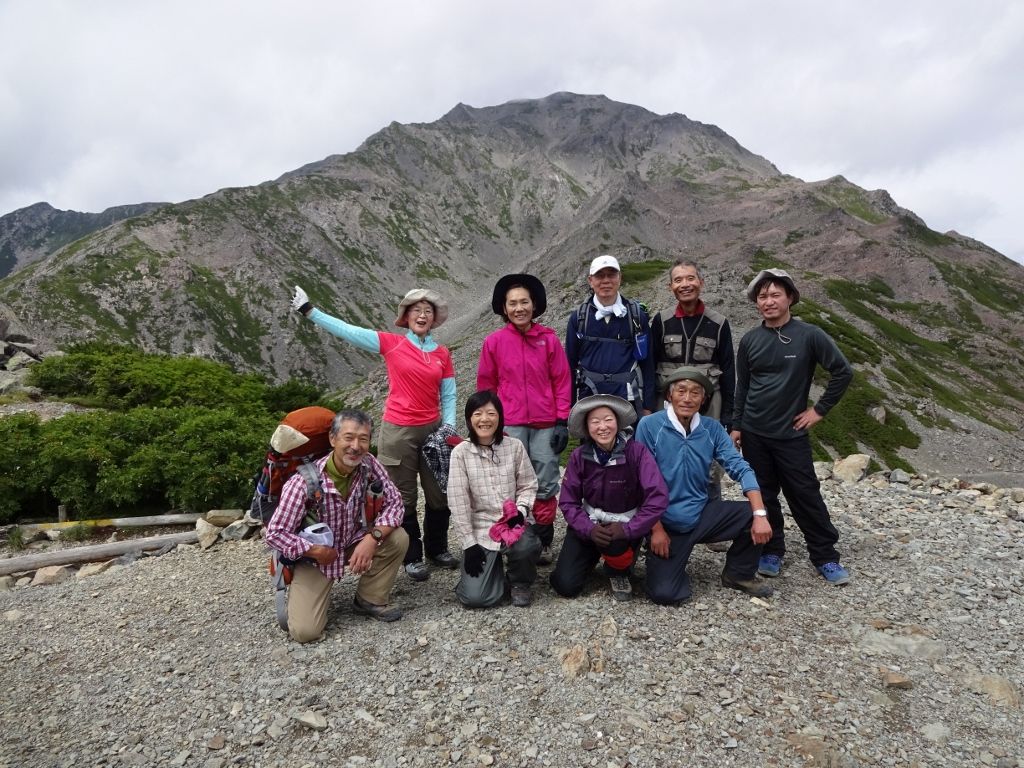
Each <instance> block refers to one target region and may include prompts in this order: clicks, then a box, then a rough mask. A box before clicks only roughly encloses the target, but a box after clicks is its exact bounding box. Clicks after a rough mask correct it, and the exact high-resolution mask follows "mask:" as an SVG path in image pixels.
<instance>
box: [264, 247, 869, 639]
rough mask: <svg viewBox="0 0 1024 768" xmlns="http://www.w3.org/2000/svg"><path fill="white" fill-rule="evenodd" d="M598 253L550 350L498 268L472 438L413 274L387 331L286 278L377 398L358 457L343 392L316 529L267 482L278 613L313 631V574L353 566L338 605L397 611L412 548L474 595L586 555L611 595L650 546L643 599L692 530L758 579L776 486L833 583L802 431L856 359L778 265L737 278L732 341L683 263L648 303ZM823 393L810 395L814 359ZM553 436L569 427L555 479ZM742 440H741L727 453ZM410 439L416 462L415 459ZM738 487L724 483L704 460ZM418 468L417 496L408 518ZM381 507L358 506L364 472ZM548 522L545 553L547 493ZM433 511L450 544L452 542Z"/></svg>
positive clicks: (490, 594) (287, 495)
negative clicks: (797, 311) (281, 589)
mask: <svg viewBox="0 0 1024 768" xmlns="http://www.w3.org/2000/svg"><path fill="white" fill-rule="evenodd" d="M621 281H622V272H621V267H620V265H619V262H618V260H617V259H616V258H615V257H613V256H609V255H604V256H599V257H597V258H595V259H594V260H593V261H592V262H591V264H590V268H589V276H588V283H589V286H590V289H591V292H592V295H591V297H590V298H589V299H588V300H587V301H586V302H584V303H583V304H581V305H580V306H579V307H577V308H575V309H574V310H573V311H572V313H571V314H570V316H569V319H568V323H567V328H566V336H565V347H564V348H563V346H562V344H561V341H560V339H559V337H558V334H557V333H556V332H555V331H554V330H553V329H552V328H550V327H548V326H545V325H542V324H541V323H539V322H538V319H539V318H541V317H542V316H543V315H544V313H545V310H546V309H547V296H546V292H545V289H544V285H543V284H542V282H541V281H540V280H539V279H538V278H537V277H536V276H534V275H530V274H509V275H505V276H503V277H502V278H501V279H500V280H498V281H497V283H496V284H495V286H494V290H493V294H492V299H491V307H492V309H493V311H494V313H495V314H497V315H500V316H501V317H502V319H503V320H504V322H505V325H504V326H503V327H501V328H500V329H498V330H497V331H495V332H493V333H491V334H490V335H489V336H487V338H486V339H485V340H484V342H483V346H482V348H481V350H480V358H479V366H478V369H477V379H476V390H477V391H476V392H474V394H472V395H471V396H470V397H469V398H467V400H466V402H465V406H464V408H463V415H464V418H465V429H466V434H467V438H468V439H462V438H461V437H460V436H459V434H458V431H457V429H456V387H455V371H454V368H453V365H452V360H451V355H450V353H449V351H448V350H447V349H446V348H445V347H444V346H441V345H439V344H438V343H437V342H436V341H435V340H434V338H433V335H432V331H433V330H434V329H435V328H437V327H438V326H440V325H441V324H442V323H444V322H445V320H446V319H447V317H448V305H447V304H446V303H445V301H444V300H443V299H442V297H441V296H440V295H438V294H437V293H436V292H434V291H432V290H429V289H422V288H417V289H414V290H412V291H409V292H408V293H407V294H406V295H405V296H404V298H403V299H402V301H401V303H400V304H399V305H398V316H397V318H396V320H395V326H396V327H397V328H398V329H401V331H403V332H399V333H390V332H386V331H374V330H370V329H366V328H360V327H357V326H355V325H352V324H350V323H347V322H345V321H344V320H341V319H339V318H337V317H333V316H331V315H329V314H327V313H325V312H324V311H322V310H321V309H318V308H316V307H314V306H313V305H312V304H311V303H310V301H309V298H308V296H307V294H306V293H305V292H304V291H303V290H302V289H301V288H299V287H296V289H295V296H294V298H293V301H292V304H293V308H294V309H295V310H296V311H297V312H299V313H301V314H302V315H304V316H305V317H306V318H308V319H309V320H311V321H312V322H314V323H315V324H317V325H319V326H320V327H322V328H324V329H325V330H327V331H328V332H330V333H331V334H333V335H335V336H337V337H339V338H341V339H343V340H344V341H346V342H348V343H350V344H352V345H354V346H356V347H358V348H359V349H363V350H366V351H369V352H375V353H378V354H380V355H381V356H382V357H383V358H384V362H385V365H386V367H387V374H388V383H389V388H388V394H387V398H386V400H385V404H384V412H383V419H382V422H381V425H380V431H379V434H378V438H377V455H376V457H374V456H373V455H371V454H370V452H369V449H370V436H371V433H372V430H373V424H372V420H371V419H370V417H369V416H368V415H367V414H365V413H363V412H361V411H358V410H344V411H341V412H339V413H338V414H336V416H335V418H334V422H333V424H332V425H331V433H330V443H331V448H332V450H331V452H330V453H329V454H328V455H327V456H325V457H324V458H322V459H320V460H319V462H318V463H317V465H316V466H317V469H318V470H319V472H320V479H321V484H322V488H323V498H322V504H321V509H322V514H321V515H320V523H322V524H323V525H325V526H326V528H327V529H329V531H330V533H331V535H330V536H329V537H328V539H327V541H329V543H324V542H322V541H320V540H319V539H312V538H311V537H305V536H303V535H302V531H301V530H300V529H301V528H302V523H303V518H304V516H305V514H306V505H307V498H308V496H307V492H306V487H305V480H304V479H303V478H302V477H301V476H300V475H299V474H296V475H295V476H294V477H292V478H291V479H290V480H289V481H288V482H287V483H286V484H285V486H284V489H283V491H282V493H281V497H280V504H279V506H278V507H277V510H276V512H275V513H274V515H273V517H272V518H271V520H270V521H269V523H268V525H267V530H266V540H267V542H268V544H269V545H270V546H271V547H273V548H275V549H276V550H278V551H279V552H280V553H281V556H282V558H285V559H286V560H287V561H288V562H293V563H294V564H295V565H294V572H293V577H292V581H291V585H290V588H289V591H288V607H287V613H288V631H289V633H290V635H291V636H292V638H294V639H295V640H297V641H299V642H309V641H311V640H315V639H316V638H318V637H319V636H320V635H321V634H322V633H323V629H324V626H325V625H326V622H327V609H328V604H329V596H330V589H331V585H332V583H333V582H334V581H336V580H338V579H340V578H341V577H342V576H343V575H344V574H346V573H352V574H355V575H357V576H359V579H358V584H357V586H356V593H355V598H354V604H355V609H356V610H357V611H359V612H362V613H365V614H368V615H370V616H373V617H375V618H377V619H379V620H382V621H394V620H396V619H399V618H401V615H402V612H401V609H400V608H399V607H398V606H396V605H394V604H392V603H391V593H392V590H393V587H394V584H395V580H396V578H397V576H398V573H399V571H400V570H401V569H402V568H404V570H405V572H406V574H407V575H408V577H409V578H411V579H412V580H414V581H425V580H426V579H428V578H429V576H430V571H429V570H428V567H427V564H426V562H429V563H431V564H432V565H433V566H435V567H440V568H450V569H460V577H459V580H458V583H457V585H456V588H455V593H456V596H457V598H458V599H459V601H460V602H461V603H462V604H463V605H465V606H467V607H471V608H485V607H489V606H493V605H496V604H499V603H501V602H503V601H506V600H509V599H511V603H512V605H514V606H519V607H525V606H528V605H529V604H530V603H531V600H532V590H533V585H534V584H535V582H536V581H537V578H538V566H541V565H551V564H552V563H554V568H553V570H552V571H551V573H550V579H549V580H550V584H551V587H552V589H554V591H555V592H556V593H558V594H559V595H562V596H564V597H567V598H572V597H575V596H577V595H579V594H581V593H582V592H583V591H584V590H585V589H586V587H587V583H588V581H589V580H590V578H591V576H592V574H593V572H594V568H595V566H596V565H597V564H598V563H599V562H601V561H603V569H604V573H605V575H606V576H607V578H608V582H609V586H610V589H611V594H612V596H613V597H614V598H616V599H618V600H628V599H630V598H631V597H632V595H633V588H632V584H631V581H630V576H631V575H632V572H633V566H634V564H635V562H636V561H637V559H638V558H639V557H640V556H641V554H642V551H643V550H644V548H645V546H646V554H645V557H646V561H645V577H644V582H643V589H644V592H645V593H646V595H647V597H648V598H649V599H650V600H651V601H653V602H655V603H658V604H661V605H680V604H682V603H685V602H686V601H687V600H689V599H690V596H691V586H690V581H689V576H688V574H687V562H688V560H689V558H690V554H691V551H692V550H693V548H694V547H695V546H696V545H697V544H702V543H703V544H709V545H713V544H721V543H723V542H724V543H725V546H727V551H726V553H725V565H724V568H723V570H722V574H721V582H722V584H723V586H726V587H730V588H733V589H738V590H741V591H743V592H745V593H747V594H750V595H754V596H758V597H767V596H769V595H771V594H772V588H771V586H770V585H769V583H768V582H767V581H765V580H764V579H763V578H761V577H767V578H774V577H776V576H778V575H779V573H780V569H781V568H782V565H783V557H784V555H785V551H786V550H785V539H784V535H783V515H782V508H781V503H780V500H779V494H780V492H781V493H782V494H783V495H784V496H785V497H786V501H787V503H788V505H789V509H790V512H791V514H792V517H793V520H794V521H795V523H796V524H797V526H798V527H799V528H800V530H801V532H802V533H803V535H804V538H805V540H806V544H807V549H808V553H809V555H810V560H811V563H812V564H813V565H814V566H815V568H816V569H817V571H818V573H819V574H820V575H821V576H822V577H823V578H824V579H825V580H826V581H827V582H829V583H831V584H845V583H847V582H848V581H849V578H850V576H849V573H848V572H847V570H846V569H845V568H844V567H843V566H842V565H841V563H840V555H839V552H838V550H837V549H836V544H837V543H838V540H839V534H838V532H837V531H836V528H835V526H834V525H833V524H832V522H831V519H830V517H829V512H828V508H827V507H826V505H825V502H824V500H823V499H822V496H821V492H820V489H819V482H818V479H817V477H816V475H815V471H814V466H813V462H812V458H811V444H810V440H809V437H808V430H809V429H810V428H811V427H812V426H813V425H814V424H816V423H817V422H818V421H820V420H821V419H822V418H823V417H825V415H826V414H827V413H828V412H829V410H830V409H831V408H832V407H833V406H835V404H836V403H837V402H838V401H839V399H840V398H841V397H842V395H843V393H844V391H845V390H846V388H847V386H848V385H849V383H850V381H851V379H852V376H853V373H852V370H851V368H850V365H849V363H848V362H847V361H846V359H845V358H844V357H843V355H842V353H841V352H840V351H839V349H838V348H837V346H836V344H835V342H834V341H833V340H832V339H831V338H830V337H829V336H828V335H827V334H826V333H825V332H824V331H823V330H821V329H820V328H818V327H816V326H814V325H811V324H808V323H804V322H802V321H801V320H799V319H797V318H795V317H793V315H792V314H791V308H792V306H793V305H794V304H796V303H797V302H798V301H799V299H800V292H799V290H798V289H797V286H796V284H795V282H794V280H793V278H792V277H791V276H790V275H789V274H788V273H786V272H785V271H784V270H781V269H766V270H762V271H761V272H760V273H758V274H757V275H756V276H755V277H754V279H753V280H752V281H751V282H750V284H749V285H748V286H747V288H746V296H747V298H748V299H749V300H750V301H752V302H754V303H755V304H756V306H757V310H758V312H759V314H760V315H761V318H762V322H761V324H760V325H759V326H756V327H755V328H753V329H752V330H750V331H749V332H747V333H746V334H744V336H743V338H742V339H741V340H740V343H739V347H738V351H736V352H735V353H734V350H733V339H732V332H731V330H730V327H729V321H728V320H727V319H726V318H725V317H723V316H722V315H721V314H719V313H718V312H715V311H714V310H711V309H709V308H707V307H705V305H704V302H703V300H702V299H701V293H702V291H703V289H704V279H703V277H702V276H701V273H700V269H699V268H698V266H697V265H696V264H695V263H693V262H691V261H684V260H680V261H678V262H676V263H675V264H674V265H673V266H672V268H671V270H670V272H669V288H670V290H671V291H672V294H673V296H674V298H675V304H674V305H673V306H671V307H670V308H668V309H666V310H664V311H662V312H660V313H658V314H656V315H654V316H653V318H652V317H650V316H649V315H648V312H647V310H646V309H645V307H644V306H643V305H641V304H640V303H639V302H637V301H635V300H633V299H628V298H625V297H623V296H622V294H621V293H620V291H619V288H620V285H621ZM819 366H820V367H821V368H823V369H824V370H825V371H827V373H828V377H829V378H828V383H827V385H826V386H825V389H824V392H823V393H822V394H821V396H820V397H819V398H818V399H817V402H815V403H814V405H813V406H811V407H808V397H809V394H810V387H811V382H812V379H813V378H814V374H815V370H816V368H817V367H819ZM570 437H574V438H577V439H578V440H579V447H577V448H576V449H575V450H574V451H573V452H572V454H571V455H570V456H569V458H568V462H567V465H566V468H565V473H564V477H560V470H559V465H560V457H561V454H562V453H563V452H564V451H565V450H566V448H567V447H568V444H569V439H570ZM741 451H742V454H741ZM428 457H429V458H430V459H431V460H430V461H428ZM723 471H724V472H725V473H728V475H729V476H730V477H731V478H732V479H733V480H735V481H736V482H737V483H738V484H739V487H740V489H741V491H742V493H743V495H744V496H745V498H746V501H727V500H724V499H722V495H721V484H720V483H721V477H722V472H723ZM417 485H420V486H422V488H423V493H424V496H425V499H424V513H423V525H422V529H421V527H420V522H419V519H418V517H417ZM370 487H373V488H374V489H382V490H379V491H378V492H376V493H375V498H377V499H378V500H379V503H378V504H377V505H376V507H375V508H374V511H373V513H372V514H370V513H369V511H368V507H367V506H366V504H365V499H366V498H367V489H368V488H370ZM559 509H560V510H561V511H562V515H563V517H564V519H565V522H566V531H565V535H564V538H563V539H562V542H561V547H560V550H559V552H558V554H557V557H555V556H554V555H553V553H552V545H553V542H554V524H555V520H556V516H557V513H558V510H559ZM449 525H451V526H453V527H454V535H455V539H456V540H457V542H458V545H459V546H460V547H461V549H462V552H461V553H460V554H461V557H460V556H458V555H456V554H453V553H452V552H451V551H450V549H449Z"/></svg>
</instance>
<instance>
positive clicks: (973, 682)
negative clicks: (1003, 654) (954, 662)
mask: <svg viewBox="0 0 1024 768" xmlns="http://www.w3.org/2000/svg"><path fill="white" fill-rule="evenodd" d="M966 682H967V686H968V687H969V688H970V689H971V690H972V691H974V692H975V693H984V694H987V695H988V698H989V701H991V702H992V703H993V704H995V705H996V706H997V707H1004V708H1006V709H1019V708H1020V693H1019V692H1018V691H1017V689H1016V688H1015V687H1014V685H1013V683H1011V682H1010V681H1009V680H1007V679H1006V678H1005V677H1000V676H998V675H970V676H968V678H967V681H966Z"/></svg>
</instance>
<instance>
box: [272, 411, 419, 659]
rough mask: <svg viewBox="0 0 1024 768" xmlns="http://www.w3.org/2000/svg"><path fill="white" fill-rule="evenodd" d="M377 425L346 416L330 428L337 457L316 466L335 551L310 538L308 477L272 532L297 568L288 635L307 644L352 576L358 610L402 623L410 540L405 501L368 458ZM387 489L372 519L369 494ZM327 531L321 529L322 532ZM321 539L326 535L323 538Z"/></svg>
mask: <svg viewBox="0 0 1024 768" xmlns="http://www.w3.org/2000/svg"><path fill="white" fill-rule="evenodd" d="M372 430H373V421H372V420H371V419H370V417H369V416H367V415H366V414H365V413H363V412H362V411H355V410H346V411H341V412H339V413H338V414H337V415H336V416H335V417H334V422H333V423H332V424H331V434H330V441H331V447H332V448H333V450H332V451H331V453H329V454H328V455H327V456H325V457H324V458H322V459H320V460H319V461H318V462H317V469H318V470H319V472H320V483H321V485H322V487H323V511H322V513H321V515H320V521H319V522H321V523H324V524H325V525H326V526H327V528H329V529H330V533H329V534H326V538H327V539H329V540H331V541H332V543H330V544H324V543H312V542H311V541H309V540H308V539H307V538H303V536H302V535H301V533H300V528H302V527H303V526H304V525H305V524H304V523H303V518H305V516H306V513H307V511H308V510H307V506H306V500H307V493H306V485H305V480H304V479H303V477H302V474H301V473H298V472H297V473H296V474H295V475H293V476H292V477H291V478H290V479H289V480H288V482H287V483H285V485H284V488H283V490H282V491H281V502H280V504H279V505H278V507H277V511H276V512H274V516H273V517H272V518H271V519H270V523H269V524H268V525H267V536H266V537H267V543H268V544H269V545H270V546H271V547H273V548H274V549H277V550H279V551H280V552H281V555H282V557H283V558H285V559H287V560H290V561H293V562H295V568H294V573H293V576H292V582H291V586H290V588H289V590H288V633H289V634H290V635H291V637H292V639H293V640H295V641H297V642H300V643H308V642H310V641H312V640H316V639H317V638H318V637H320V635H321V634H323V631H324V626H325V625H326V624H327V606H328V604H329V602H330V592H331V585H332V583H333V582H335V581H337V580H338V579H340V578H341V577H342V576H344V575H345V574H346V573H352V574H355V575H357V576H359V583H358V585H357V586H356V595H355V601H354V602H355V609H356V610H357V611H358V612H360V613H365V614H367V615H369V616H372V617H374V618H376V619H379V620H380V621H396V620H398V619H400V618H402V611H401V609H400V608H398V606H394V605H390V604H389V599H390V596H391V590H392V588H393V587H394V586H395V578H396V577H397V575H398V569H399V567H400V566H401V565H402V558H403V557H404V555H405V551H406V550H407V549H408V548H409V536H408V535H407V534H406V532H405V531H404V530H403V529H402V517H403V516H404V514H405V508H404V507H403V505H402V496H401V494H400V493H399V492H398V489H397V488H396V487H395V484H394V483H392V482H391V479H390V478H389V477H388V474H387V472H386V471H385V469H384V466H383V465H382V464H381V463H380V462H379V461H377V459H376V458H374V456H372V455H371V454H370V453H369V450H370V434H371V432H372ZM375 482H379V483H380V484H381V485H382V486H383V491H382V493H381V494H380V501H381V504H380V510H379V511H377V512H376V515H375V516H374V517H372V519H369V518H370V517H371V516H370V515H368V514H367V511H368V506H367V503H366V499H367V495H368V493H369V488H370V486H371V485H373V484H374V483H375ZM321 530H322V529H321ZM321 535H324V534H323V533H322V534H321Z"/></svg>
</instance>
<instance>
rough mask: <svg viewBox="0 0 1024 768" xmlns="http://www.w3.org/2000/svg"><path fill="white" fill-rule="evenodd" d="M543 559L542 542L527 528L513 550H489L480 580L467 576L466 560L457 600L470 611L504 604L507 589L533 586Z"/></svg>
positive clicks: (462, 569)
mask: <svg viewBox="0 0 1024 768" xmlns="http://www.w3.org/2000/svg"><path fill="white" fill-rule="evenodd" d="M502 555H504V556H505V560H506V565H507V575H506V571H505V569H504V568H502V562H501V556H502ZM539 555H540V541H538V540H537V537H536V535H534V533H533V531H531V530H530V529H529V528H527V529H526V530H525V531H523V535H522V536H520V537H519V541H517V542H516V543H515V544H513V545H512V546H511V547H507V548H506V547H502V548H501V549H500V550H497V549H489V550H487V559H486V560H485V561H484V569H483V571H482V572H481V573H480V575H479V576H470V575H469V574H468V573H466V566H465V558H463V565H462V568H461V569H460V571H459V574H460V576H459V582H458V584H456V585H455V596H456V597H457V598H459V602H460V603H462V604H463V605H464V606H466V607H467V608H490V607H491V606H492V605H497V604H498V603H499V602H501V601H502V600H503V599H504V598H505V595H506V594H507V592H508V585H510V584H512V585H515V586H526V587H528V586H531V585H532V584H533V582H535V581H536V580H537V557H538V556H539Z"/></svg>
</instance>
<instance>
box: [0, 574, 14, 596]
mask: <svg viewBox="0 0 1024 768" xmlns="http://www.w3.org/2000/svg"><path fill="white" fill-rule="evenodd" d="M12 589H14V577H13V576H0V592H10V591H11V590H12Z"/></svg>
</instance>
